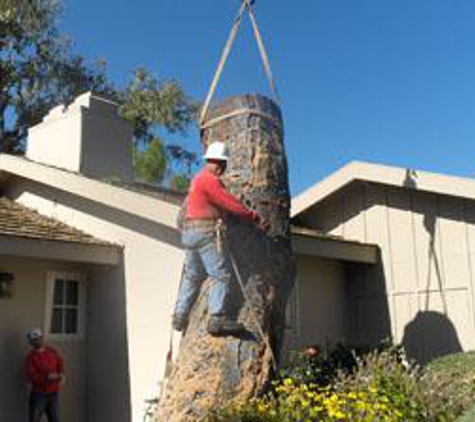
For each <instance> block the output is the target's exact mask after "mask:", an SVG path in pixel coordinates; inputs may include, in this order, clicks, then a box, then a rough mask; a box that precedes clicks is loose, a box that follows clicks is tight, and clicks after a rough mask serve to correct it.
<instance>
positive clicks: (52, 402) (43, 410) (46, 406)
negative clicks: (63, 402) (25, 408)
mask: <svg viewBox="0 0 475 422" xmlns="http://www.w3.org/2000/svg"><path fill="white" fill-rule="evenodd" d="M44 414H45V415H46V417H47V419H48V422H59V394H58V393H37V392H34V391H32V392H31V393H30V402H29V422H40V421H41V420H42V419H41V417H42V416H43V415H44Z"/></svg>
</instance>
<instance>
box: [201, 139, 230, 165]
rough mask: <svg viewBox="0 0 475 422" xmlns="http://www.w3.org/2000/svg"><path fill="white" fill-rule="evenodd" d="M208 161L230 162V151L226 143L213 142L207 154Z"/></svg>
mask: <svg viewBox="0 0 475 422" xmlns="http://www.w3.org/2000/svg"><path fill="white" fill-rule="evenodd" d="M204 158H205V159H206V160H219V161H228V151H227V148H226V144H225V143H224V142H213V143H211V144H209V146H208V149H207V150H206V154H205V156H204Z"/></svg>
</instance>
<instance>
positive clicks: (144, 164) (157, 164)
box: [134, 138, 167, 183]
mask: <svg viewBox="0 0 475 422" xmlns="http://www.w3.org/2000/svg"><path fill="white" fill-rule="evenodd" d="M134 168H135V176H136V178H138V179H139V180H141V181H144V182H147V183H160V182H162V181H163V179H164V178H165V175H166V170H167V155H166V151H165V148H164V146H163V144H162V142H161V141H160V140H159V139H157V138H155V139H153V140H152V141H151V142H150V144H149V145H148V148H146V149H144V150H137V149H135V150H134Z"/></svg>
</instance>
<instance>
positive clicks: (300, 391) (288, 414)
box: [208, 378, 404, 422]
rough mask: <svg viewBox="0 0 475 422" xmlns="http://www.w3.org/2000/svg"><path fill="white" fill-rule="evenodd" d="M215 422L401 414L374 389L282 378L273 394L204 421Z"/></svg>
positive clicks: (362, 421)
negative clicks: (337, 389) (337, 387)
mask: <svg viewBox="0 0 475 422" xmlns="http://www.w3.org/2000/svg"><path fill="white" fill-rule="evenodd" d="M208 420H209V421H210V422H218V421H240V422H251V421H262V422H284V421H301V422H313V421H355V422H374V421H381V422H396V421H403V420H404V419H403V413H402V412H400V411H399V410H398V409H396V408H394V407H393V406H391V400H390V399H389V398H388V397H387V396H385V395H384V394H382V393H381V392H379V391H378V390H377V389H376V388H375V387H369V388H368V389H363V390H360V391H357V392H356V391H349V392H335V391H333V389H332V388H331V387H317V386H315V385H307V384H301V383H298V382H296V381H295V380H293V379H292V378H286V379H285V380H284V381H283V383H282V384H280V385H279V386H276V387H275V392H274V393H273V394H271V395H266V396H264V397H262V398H259V399H255V400H254V401H252V402H251V403H247V404H245V405H239V404H235V405H232V406H229V407H228V408H226V409H223V410H221V411H219V412H217V413H215V414H214V415H213V416H211V417H210V418H209V419H208Z"/></svg>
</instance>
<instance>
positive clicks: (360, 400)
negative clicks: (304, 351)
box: [208, 346, 423, 422]
mask: <svg viewBox="0 0 475 422" xmlns="http://www.w3.org/2000/svg"><path fill="white" fill-rule="evenodd" d="M334 352H335V353H333V354H329V355H328V356H327V357H326V358H325V357H321V356H320V357H318V356H317V357H309V356H302V355H301V356H298V358H297V359H293V360H292V364H291V365H289V366H287V367H286V368H284V370H283V372H282V374H281V376H280V378H279V379H278V380H277V381H276V382H274V384H273V388H272V389H271V390H270V391H269V392H268V393H267V394H266V395H264V396H262V397H260V398H257V399H255V400H252V401H250V402H247V403H245V404H238V403H234V404H231V405H229V406H227V407H226V408H224V409H220V410H218V411H217V412H215V413H214V414H213V415H212V416H210V417H209V419H208V421H209V422H224V421H231V422H233V421H235V422H238V421H239V422H257V421H260V422H290V421H302V422H312V421H317V420H318V421H352V422H353V421H355V422H373V421H386V422H397V421H409V420H414V421H416V420H423V418H422V415H423V410H422V405H421V402H422V401H421V394H420V391H419V389H418V385H417V371H416V370H414V369H413V368H411V367H408V366H406V365H405V364H404V361H403V359H402V357H403V356H402V355H401V350H400V349H397V348H389V349H388V348H387V347H386V346H385V348H383V349H382V351H375V352H371V353H368V354H367V355H364V356H363V357H357V354H356V353H354V352H353V353H349V352H347V351H346V350H345V348H343V347H340V348H338V349H337V350H335V351H334ZM292 365H293V366H292Z"/></svg>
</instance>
